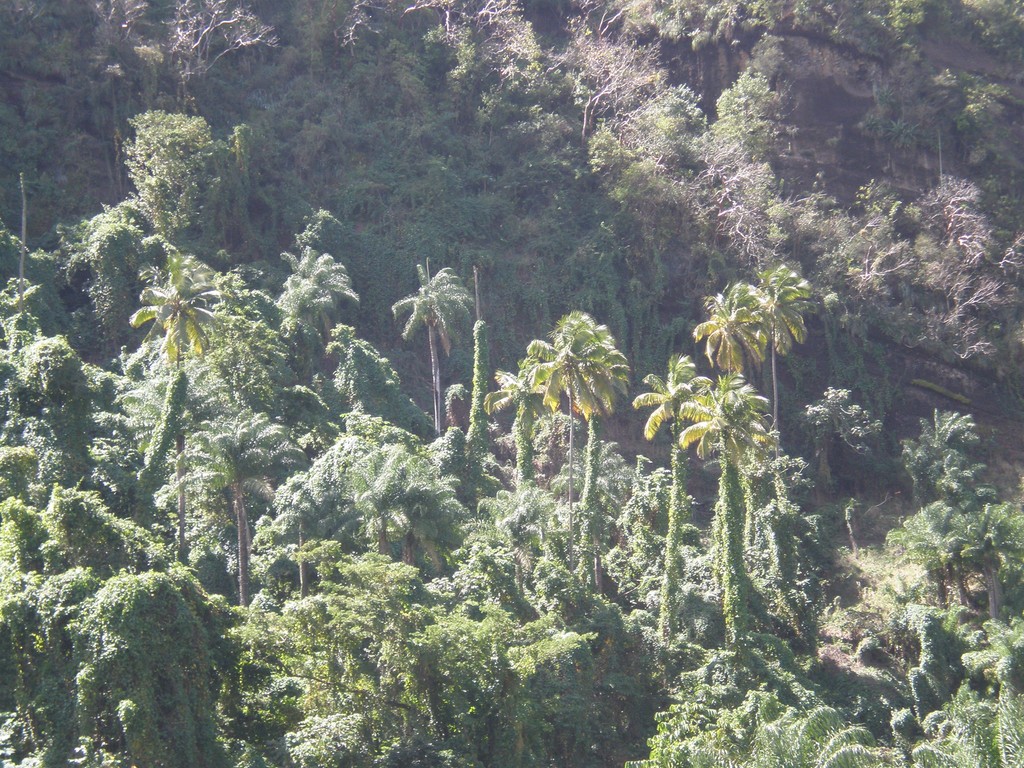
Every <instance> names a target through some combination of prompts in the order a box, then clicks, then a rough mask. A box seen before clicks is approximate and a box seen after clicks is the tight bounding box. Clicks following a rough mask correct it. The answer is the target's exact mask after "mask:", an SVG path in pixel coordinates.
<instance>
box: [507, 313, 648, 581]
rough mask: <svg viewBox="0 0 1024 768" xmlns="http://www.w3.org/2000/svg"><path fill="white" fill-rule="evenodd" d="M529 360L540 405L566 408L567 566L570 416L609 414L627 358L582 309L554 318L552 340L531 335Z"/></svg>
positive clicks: (605, 329)
mask: <svg viewBox="0 0 1024 768" xmlns="http://www.w3.org/2000/svg"><path fill="white" fill-rule="evenodd" d="M526 353H527V356H528V357H529V358H530V360H529V362H528V363H527V366H528V368H529V369H530V370H531V372H532V375H531V381H532V385H533V386H534V387H536V388H537V389H539V390H540V391H541V392H543V395H544V404H545V405H546V406H547V407H548V408H550V409H551V410H552V411H556V410H558V408H559V407H561V404H562V395H565V396H566V398H567V399H568V407H569V542H570V545H569V547H570V549H569V564H570V567H571V566H572V565H573V557H572V539H573V495H574V490H575V489H574V486H573V475H572V467H573V460H574V458H575V455H574V451H575V446H574V443H575V427H574V425H573V419H572V416H573V414H577V413H578V414H579V415H580V416H582V417H583V418H584V419H586V420H587V421H590V419H591V417H592V416H594V415H597V414H604V413H609V412H610V411H611V409H612V403H613V400H614V397H615V394H616V393H618V392H622V393H624V392H625V390H626V383H627V379H628V376H629V364H628V363H627V362H626V357H625V355H623V354H622V353H621V352H620V351H619V350H618V349H617V348H616V347H615V338H614V337H613V336H612V333H611V331H609V330H608V327H607V326H604V325H599V324H598V323H597V321H596V320H594V318H592V317H591V316H590V315H588V314H587V313H586V312H580V311H575V312H570V313H569V314H567V315H565V316H564V317H563V318H562V319H561V320H559V321H558V323H557V325H556V326H555V330H554V331H553V332H552V333H551V341H550V342H547V341H544V340H542V339H535V340H533V341H532V342H530V345H529V346H528V347H527V349H526Z"/></svg>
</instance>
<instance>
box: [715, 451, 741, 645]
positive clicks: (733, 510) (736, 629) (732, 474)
mask: <svg viewBox="0 0 1024 768" xmlns="http://www.w3.org/2000/svg"><path fill="white" fill-rule="evenodd" d="M716 506H717V508H716V510H715V542H714V543H715V548H716V553H715V563H716V565H717V568H716V570H717V573H716V574H715V575H716V577H717V579H718V583H719V586H720V587H721V590H722V612H723V613H724V615H725V627H726V634H727V636H728V642H729V645H735V644H737V643H738V642H739V641H740V639H741V638H742V637H743V635H744V634H745V633H746V630H747V623H748V613H749V606H748V605H747V573H746V568H745V567H744V563H743V522H742V517H743V490H742V487H741V485H740V474H739V470H738V469H737V467H736V465H735V464H733V462H731V461H729V460H728V459H726V458H725V457H723V459H722V477H721V480H720V485H719V491H718V504H717V505H716Z"/></svg>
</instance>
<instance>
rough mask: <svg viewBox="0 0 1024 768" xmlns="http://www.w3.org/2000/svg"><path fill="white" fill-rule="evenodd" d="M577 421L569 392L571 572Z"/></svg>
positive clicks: (572, 565)
mask: <svg viewBox="0 0 1024 768" xmlns="http://www.w3.org/2000/svg"><path fill="white" fill-rule="evenodd" d="M574 424H575V420H574V419H573V417H572V392H569V544H568V548H569V549H568V552H567V553H566V559H567V560H568V561H569V570H570V571H571V570H572V569H573V568H574V567H575V566H576V562H575V558H573V556H572V543H573V536H574V535H575V530H574V528H573V508H572V497H573V464H574V461H573V459H574V458H575V446H574V442H575V432H576V430H575V429H574Z"/></svg>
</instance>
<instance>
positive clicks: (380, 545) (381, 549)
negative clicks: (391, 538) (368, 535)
mask: <svg viewBox="0 0 1024 768" xmlns="http://www.w3.org/2000/svg"><path fill="white" fill-rule="evenodd" d="M377 553H378V554H381V555H385V556H388V555H390V554H391V544H389V543H388V527H387V523H386V522H385V521H384V520H381V521H380V528H378V529H377Z"/></svg>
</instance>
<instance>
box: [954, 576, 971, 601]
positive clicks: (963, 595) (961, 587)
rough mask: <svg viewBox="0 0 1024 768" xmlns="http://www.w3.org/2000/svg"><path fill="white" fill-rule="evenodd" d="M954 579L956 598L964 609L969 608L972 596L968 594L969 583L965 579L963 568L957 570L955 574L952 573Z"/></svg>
mask: <svg viewBox="0 0 1024 768" xmlns="http://www.w3.org/2000/svg"><path fill="white" fill-rule="evenodd" d="M951 573H952V576H953V578H954V579H955V580H956V596H957V599H958V600H959V601H960V605H962V606H963V607H964V608H968V607H970V605H971V596H970V595H969V594H968V592H967V583H966V579H965V577H964V571H963V568H957V569H956V570H955V571H954V572H951Z"/></svg>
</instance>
